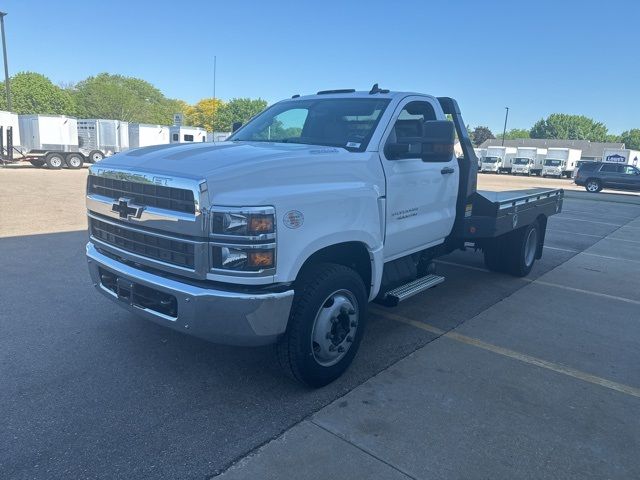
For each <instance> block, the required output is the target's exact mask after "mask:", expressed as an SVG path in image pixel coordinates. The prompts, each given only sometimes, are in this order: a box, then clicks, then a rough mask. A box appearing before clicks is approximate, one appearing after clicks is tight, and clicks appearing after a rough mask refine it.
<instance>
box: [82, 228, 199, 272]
mask: <svg viewBox="0 0 640 480" xmlns="http://www.w3.org/2000/svg"><path fill="white" fill-rule="evenodd" d="M89 220H90V223H89V225H90V229H91V236H92V237H93V238H95V239H96V240H99V241H101V242H103V243H106V244H107V245H111V246H113V247H116V248H118V249H120V250H124V251H125V252H129V253H133V254H136V255H141V256H143V257H146V258H149V259H152V260H156V261H159V262H163V263H168V264H170V265H175V266H177V267H181V268H187V269H190V270H195V269H196V258H195V255H196V244H195V243H194V242H190V241H187V240H180V239H177V238H168V237H167V236H165V235H161V234H155V233H152V232H146V231H143V230H138V229H132V228H129V227H125V226H120V225H118V224H117V223H114V222H105V221H102V220H99V219H97V218H94V217H91V218H89Z"/></svg>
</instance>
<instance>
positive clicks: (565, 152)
mask: <svg viewBox="0 0 640 480" xmlns="http://www.w3.org/2000/svg"><path fill="white" fill-rule="evenodd" d="M581 156H582V150H578V149H576V148H549V149H548V150H547V156H546V157H545V159H544V163H543V165H542V176H543V177H558V178H561V177H567V178H571V177H572V175H573V171H574V170H575V168H576V164H577V162H578V161H579V160H580V157H581Z"/></svg>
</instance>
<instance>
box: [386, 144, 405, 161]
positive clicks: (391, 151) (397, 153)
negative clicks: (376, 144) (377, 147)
mask: <svg viewBox="0 0 640 480" xmlns="http://www.w3.org/2000/svg"><path fill="white" fill-rule="evenodd" d="M408 153H409V144H407V143H388V144H387V145H386V146H385V147H384V155H385V157H387V158H388V159H389V160H398V159H400V158H402V157H406V156H407V154H408Z"/></svg>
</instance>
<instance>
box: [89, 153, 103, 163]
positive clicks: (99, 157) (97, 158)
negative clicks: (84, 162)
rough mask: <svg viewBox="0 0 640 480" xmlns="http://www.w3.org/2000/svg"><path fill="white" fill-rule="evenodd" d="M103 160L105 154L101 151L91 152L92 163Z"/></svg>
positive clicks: (90, 159)
mask: <svg viewBox="0 0 640 480" xmlns="http://www.w3.org/2000/svg"><path fill="white" fill-rule="evenodd" d="M103 159H104V153H102V152H101V151H100V150H91V152H89V161H90V162H91V163H96V162H99V161H101V160H103Z"/></svg>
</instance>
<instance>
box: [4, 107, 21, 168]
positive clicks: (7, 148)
mask: <svg viewBox="0 0 640 480" xmlns="http://www.w3.org/2000/svg"><path fill="white" fill-rule="evenodd" d="M0 128H1V129H2V133H1V134H0V155H1V156H2V159H3V161H4V160H5V159H7V160H9V161H11V160H13V158H14V154H16V153H20V152H21V150H20V145H21V143H20V124H19V122H18V115H17V114H16V113H13V112H5V111H0ZM9 132H11V133H9Z"/></svg>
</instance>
